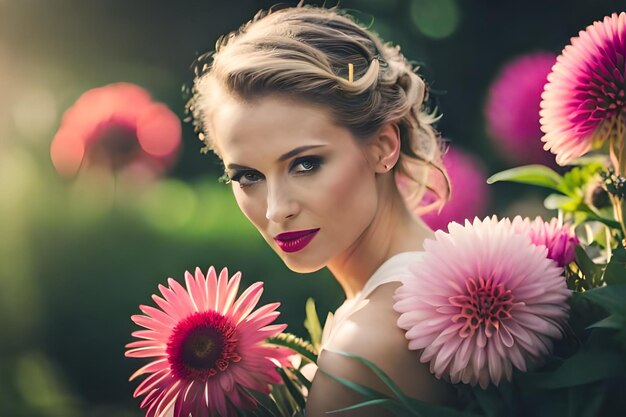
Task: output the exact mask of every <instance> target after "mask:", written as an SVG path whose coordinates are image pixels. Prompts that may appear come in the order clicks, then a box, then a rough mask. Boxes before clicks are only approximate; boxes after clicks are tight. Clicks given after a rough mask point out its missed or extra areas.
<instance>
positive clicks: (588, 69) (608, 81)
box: [540, 12, 626, 165]
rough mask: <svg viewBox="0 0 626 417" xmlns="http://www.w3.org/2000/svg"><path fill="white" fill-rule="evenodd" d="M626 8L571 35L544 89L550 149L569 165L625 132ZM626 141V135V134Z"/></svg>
mask: <svg viewBox="0 0 626 417" xmlns="http://www.w3.org/2000/svg"><path fill="white" fill-rule="evenodd" d="M625 56H626V13H624V12H622V13H620V14H619V16H618V15H617V13H613V14H612V15H611V16H610V17H609V16H607V17H605V18H604V21H602V22H600V21H598V22H594V23H593V24H592V25H590V26H588V27H587V29H586V30H584V31H580V32H579V36H578V37H573V38H572V39H571V44H570V45H567V46H566V47H565V48H564V49H563V52H562V53H561V55H559V57H558V58H557V63H556V64H555V65H554V68H553V70H552V72H551V73H550V75H548V83H547V84H546V86H545V91H544V93H543V94H542V99H543V100H542V102H541V112H540V115H541V130H542V131H543V132H544V133H545V135H544V136H543V138H542V139H541V140H542V141H544V142H545V145H544V149H546V150H549V151H550V152H552V153H553V154H555V155H556V161H557V163H558V164H559V165H566V164H567V163H569V162H570V161H571V160H572V159H574V158H577V157H579V156H581V155H583V154H585V153H586V152H588V151H589V150H591V149H592V148H596V147H599V146H600V145H601V144H602V143H603V142H604V141H605V140H606V139H607V138H608V137H610V136H614V135H615V133H616V132H618V131H620V130H621V131H623V129H624V118H623V116H622V113H623V111H624V98H625V92H624V89H625V87H626V84H625V78H624V76H625V71H626V67H625V62H624V57H625ZM622 140H623V139H622Z"/></svg>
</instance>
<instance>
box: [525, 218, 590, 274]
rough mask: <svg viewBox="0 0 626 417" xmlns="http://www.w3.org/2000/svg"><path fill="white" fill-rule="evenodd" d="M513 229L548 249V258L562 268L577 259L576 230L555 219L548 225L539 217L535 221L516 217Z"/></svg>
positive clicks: (535, 243)
mask: <svg viewBox="0 0 626 417" xmlns="http://www.w3.org/2000/svg"><path fill="white" fill-rule="evenodd" d="M513 229H514V230H515V231H516V232H518V233H523V234H526V235H527V236H528V237H530V240H531V241H532V243H533V244H534V245H543V246H545V247H546V248H548V258H550V259H552V260H554V261H556V262H557V263H558V264H559V266H560V267H563V266H565V265H567V264H569V263H570V262H572V261H573V260H574V258H575V257H576V252H575V249H574V248H575V247H576V245H578V243H579V241H578V237H576V234H575V233H574V229H573V228H572V227H570V225H568V224H559V221H558V220H557V219H555V218H553V219H552V220H550V222H549V223H547V222H544V221H543V219H542V218H541V217H539V216H537V217H536V218H535V220H533V221H531V220H530V219H529V218H528V217H526V218H524V219H522V218H521V217H520V216H516V217H515V218H514V219H513Z"/></svg>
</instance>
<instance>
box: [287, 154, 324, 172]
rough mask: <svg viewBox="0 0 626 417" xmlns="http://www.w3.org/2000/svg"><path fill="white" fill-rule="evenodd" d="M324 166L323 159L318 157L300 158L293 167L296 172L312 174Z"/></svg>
mask: <svg viewBox="0 0 626 417" xmlns="http://www.w3.org/2000/svg"><path fill="white" fill-rule="evenodd" d="M320 165H322V158H320V157H318V156H309V157H305V158H298V159H296V160H295V161H294V163H293V167H294V170H295V171H296V172H311V171H315V170H316V169H317V168H319V167H320Z"/></svg>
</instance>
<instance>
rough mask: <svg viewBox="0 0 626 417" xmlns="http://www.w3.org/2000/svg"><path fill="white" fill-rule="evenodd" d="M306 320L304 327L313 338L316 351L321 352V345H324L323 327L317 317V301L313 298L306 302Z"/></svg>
mask: <svg viewBox="0 0 626 417" xmlns="http://www.w3.org/2000/svg"><path fill="white" fill-rule="evenodd" d="M305 311H306V318H305V319H304V327H305V328H306V329H307V331H308V332H309V335H310V336H311V343H312V344H313V346H315V349H316V350H318V351H319V348H320V344H321V343H322V325H321V324H320V319H319V316H318V315H317V309H316V308H315V301H313V299H312V298H308V299H307V300H306V307H305Z"/></svg>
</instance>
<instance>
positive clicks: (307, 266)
mask: <svg viewBox="0 0 626 417" xmlns="http://www.w3.org/2000/svg"><path fill="white" fill-rule="evenodd" d="M281 255H282V256H281V259H282V260H283V262H284V263H285V265H286V266H287V268H289V269H291V270H292V271H293V272H297V273H299V274H310V273H313V272H317V271H319V270H320V269H322V268H324V267H325V266H326V264H318V263H309V262H306V261H298V260H295V259H289V258H288V257H285V256H284V255H285V254H284V253H283V254H281Z"/></svg>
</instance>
